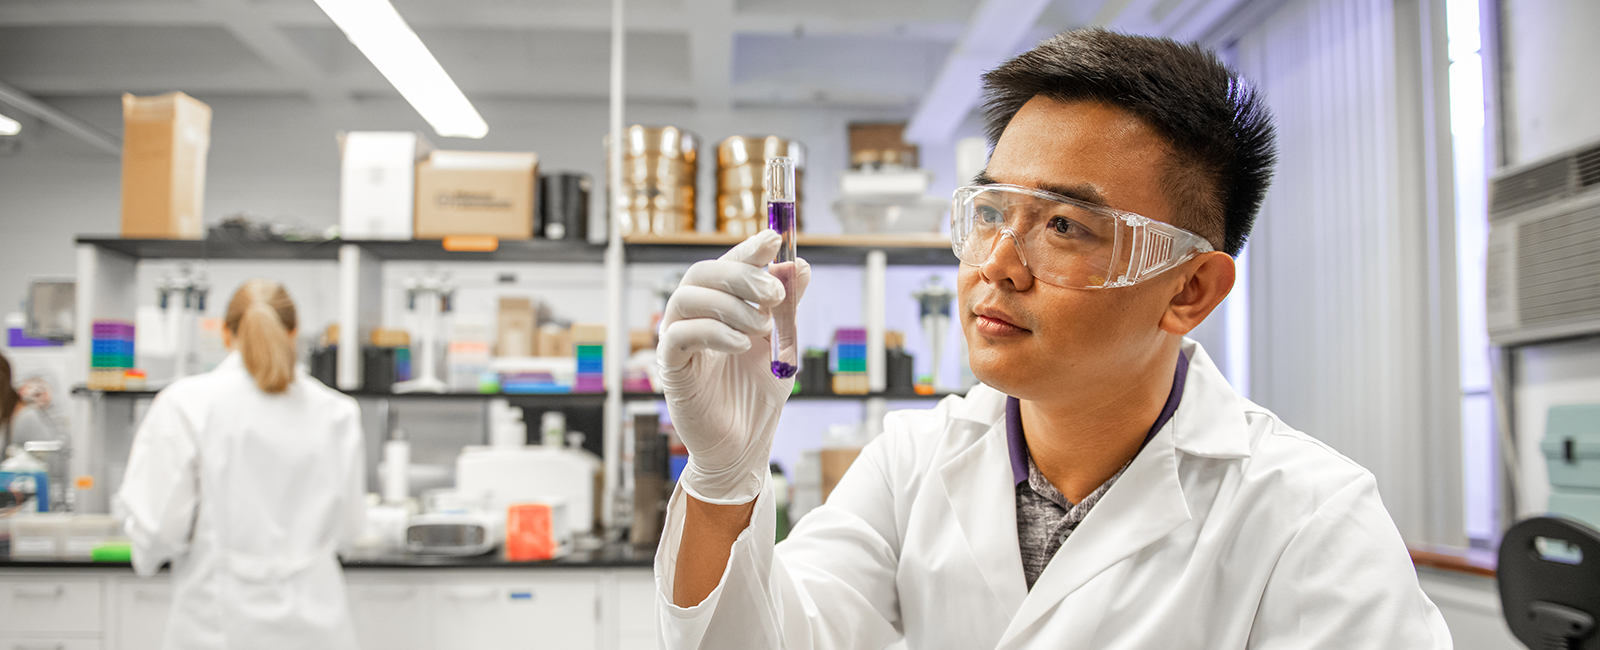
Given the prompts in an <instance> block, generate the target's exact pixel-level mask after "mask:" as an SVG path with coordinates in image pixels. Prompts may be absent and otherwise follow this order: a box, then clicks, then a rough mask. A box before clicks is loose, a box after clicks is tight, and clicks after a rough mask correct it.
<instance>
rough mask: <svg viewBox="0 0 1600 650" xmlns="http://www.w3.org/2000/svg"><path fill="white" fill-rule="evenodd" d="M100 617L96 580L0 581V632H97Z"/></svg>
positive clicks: (25, 579) (2, 647) (32, 579)
mask: <svg viewBox="0 0 1600 650" xmlns="http://www.w3.org/2000/svg"><path fill="white" fill-rule="evenodd" d="M100 616H101V609H100V581H99V580H94V579H70V578H69V579H39V578H20V579H13V578H7V579H6V580H5V581H4V582H0V632H99V631H100ZM0 650H7V647H6V646H0Z"/></svg>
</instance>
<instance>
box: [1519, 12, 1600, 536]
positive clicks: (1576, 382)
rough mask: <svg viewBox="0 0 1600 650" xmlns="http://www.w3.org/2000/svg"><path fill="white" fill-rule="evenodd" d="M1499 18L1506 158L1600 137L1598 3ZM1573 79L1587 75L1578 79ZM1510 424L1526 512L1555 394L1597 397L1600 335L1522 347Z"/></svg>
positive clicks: (1540, 508) (1541, 487)
mask: <svg viewBox="0 0 1600 650" xmlns="http://www.w3.org/2000/svg"><path fill="white" fill-rule="evenodd" d="M1499 19H1500V49H1501V51H1502V56H1501V57H1500V59H1501V61H1500V75H1501V86H1502V90H1501V97H1500V99H1501V105H1500V108H1501V124H1500V137H1501V138H1502V141H1501V147H1502V150H1503V156H1502V161H1503V163H1504V165H1505V166H1516V165H1519V164H1523V163H1529V162H1534V161H1536V160H1539V159H1541V158H1544V157H1546V156H1550V155H1553V154H1556V153H1560V152H1562V151H1565V150H1568V149H1571V148H1573V147H1576V146H1578V145H1582V144H1587V143H1592V142H1594V141H1596V140H1600V111H1597V110H1596V109H1595V107H1596V106H1600V84H1597V83H1594V82H1593V81H1592V80H1593V79H1594V64H1595V62H1596V61H1600V40H1597V39H1596V38H1595V37H1594V35H1595V34H1596V33H1600V3H1596V2H1591V1H1589V0H1504V2H1503V3H1502V4H1501V11H1500V14H1499ZM1576 80H1585V81H1583V82H1576ZM1513 374H1514V377H1515V382H1516V386H1515V388H1514V390H1513V395H1514V398H1515V402H1514V404H1513V408H1512V411H1513V430H1514V431H1515V435H1516V438H1517V453H1518V458H1519V466H1520V468H1521V477H1520V481H1519V488H1520V489H1519V490H1518V491H1517V509H1518V515H1519V516H1520V517H1526V516H1531V515H1534V514H1538V513H1541V512H1544V510H1545V507H1546V505H1547V503H1548V500H1549V496H1550V481H1549V476H1548V473H1547V472H1546V471H1545V461H1544V457H1543V455H1542V454H1540V452H1539V440H1540V439H1541V438H1543V437H1544V433H1545V431H1544V427H1545V420H1546V413H1547V412H1548V410H1549V408H1550V406H1552V405H1555V404H1573V403H1590V404H1592V403H1600V339H1596V338H1590V339H1586V340H1577V341H1564V342H1560V343H1555V344H1547V345H1534V346H1528V347H1524V348H1520V349H1518V350H1517V351H1516V352H1515V361H1514V373H1513Z"/></svg>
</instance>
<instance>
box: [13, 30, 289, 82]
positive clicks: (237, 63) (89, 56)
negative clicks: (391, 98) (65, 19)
mask: <svg viewBox="0 0 1600 650" xmlns="http://www.w3.org/2000/svg"><path fill="white" fill-rule="evenodd" d="M0 79H4V80H6V81H8V82H10V83H13V84H15V85H17V86H18V87H21V88H23V89H24V90H37V91H40V92H53V93H84V92H96V91H98V92H121V91H122V90H123V89H128V90H147V89H146V88H143V87H142V86H147V85H150V84H165V83H170V84H171V85H172V86H173V89H185V88H187V87H188V85H187V84H186V81H187V80H190V79H194V80H199V81H201V82H203V83H200V85H202V86H205V87H206V88H207V89H213V90H214V89H217V88H215V86H216V85H217V84H225V85H231V86H233V87H235V88H236V89H238V90H247V91H248V90H251V89H256V88H262V87H267V86H272V87H281V86H282V85H283V83H284V80H283V78H282V75H280V74H279V73H278V72H277V71H276V70H274V69H272V67H271V66H269V65H267V64H266V63H265V62H263V61H262V60H261V59H260V58H259V57H257V56H256V55H255V54H254V53H253V52H251V51H250V50H249V49H248V48H246V47H245V46H244V45H243V44H242V43H240V42H239V41H238V39H235V38H234V37H233V35H232V34H230V33H229V32H228V31H227V30H226V29H224V28H222V27H207V26H181V27H179V26H152V25H123V26H108V25H74V26H43V27H0Z"/></svg>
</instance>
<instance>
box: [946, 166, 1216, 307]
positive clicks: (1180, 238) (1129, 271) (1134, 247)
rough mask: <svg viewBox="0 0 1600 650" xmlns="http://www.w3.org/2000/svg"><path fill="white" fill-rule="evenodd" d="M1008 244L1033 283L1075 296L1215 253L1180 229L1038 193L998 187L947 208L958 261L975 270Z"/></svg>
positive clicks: (970, 189) (975, 189) (968, 193)
mask: <svg viewBox="0 0 1600 650" xmlns="http://www.w3.org/2000/svg"><path fill="white" fill-rule="evenodd" d="M1005 239H1010V240H1011V245H1012V246H1015V247H1016V252H1017V256H1018V257H1019V258H1021V260H1022V264H1023V265H1024V266H1026V267H1028V271H1029V272H1030V273H1032V274H1033V277H1035V278H1038V279H1040V280H1042V281H1044V282H1048V283H1050V284H1053V285H1056V286H1060V287H1068V288H1079V289H1106V288H1112V287H1126V286H1131V285H1134V284H1138V283H1140V282H1143V281H1145V280H1148V279H1150V278H1153V277H1155V276H1156V275H1159V274H1160V273H1161V272H1162V271H1166V270H1167V269H1170V268H1172V267H1174V266H1177V265H1179V264H1182V263H1184V262H1187V261H1189V260H1190V259H1192V258H1194V256H1196V255H1199V254H1201V253H1208V252H1211V251H1212V250H1213V249H1212V248H1211V244H1210V242H1207V241H1206V240H1205V238H1203V237H1201V236H1199V235H1196V234H1194V233H1192V232H1189V231H1187V230H1184V229H1182V228H1178V227H1176V226H1172V225H1170V224H1167V223H1163V222H1160V221H1156V220H1154V219H1150V218H1149V217H1143V216H1140V215H1137V214H1134V213H1132V212H1123V211H1121V210H1113V209H1111V208H1107V207H1105V206H1100V205H1094V204H1092V203H1085V202H1083V201H1079V200H1077V199H1072V198H1068V197H1065V196H1061V195H1059V194H1053V193H1050V192H1045V191H1043V190H1036V189H1033V188H1030V187H1020V186H1017V185H999V184H996V185H969V186H967V187H962V188H960V189H957V190H956V194H955V198H954V199H953V200H952V201H951V209H950V247H951V248H952V249H954V250H955V252H956V258H958V259H960V260H961V262H962V263H963V264H968V265H971V266H980V265H982V264H983V263H984V262H985V261H987V260H988V259H989V256H990V255H992V254H994V252H995V250H994V249H995V246H997V245H1002V244H1001V243H1000V242H1001V240H1005Z"/></svg>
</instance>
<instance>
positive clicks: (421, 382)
mask: <svg viewBox="0 0 1600 650" xmlns="http://www.w3.org/2000/svg"><path fill="white" fill-rule="evenodd" d="M454 297H455V288H454V287H453V286H451V285H450V276H449V275H448V274H445V273H431V274H427V275H423V276H422V277H417V278H410V279H408V280H406V309H407V310H408V311H410V312H411V313H412V314H414V316H415V323H416V327H417V331H418V337H417V338H418V339H420V344H419V345H418V346H417V347H416V348H415V349H413V350H412V353H413V354H412V358H413V359H415V360H417V362H418V365H417V367H416V371H415V372H414V373H412V379H410V380H408V381H403V382H400V383H398V384H395V385H394V392H396V393H443V392H445V391H446V390H447V389H448V388H449V384H446V383H445V381H444V380H443V379H441V378H440V377H439V335H440V331H441V330H442V329H444V322H443V321H444V315H445V314H446V313H449V312H450V311H451V305H450V303H451V301H452V300H453V299H454Z"/></svg>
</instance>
